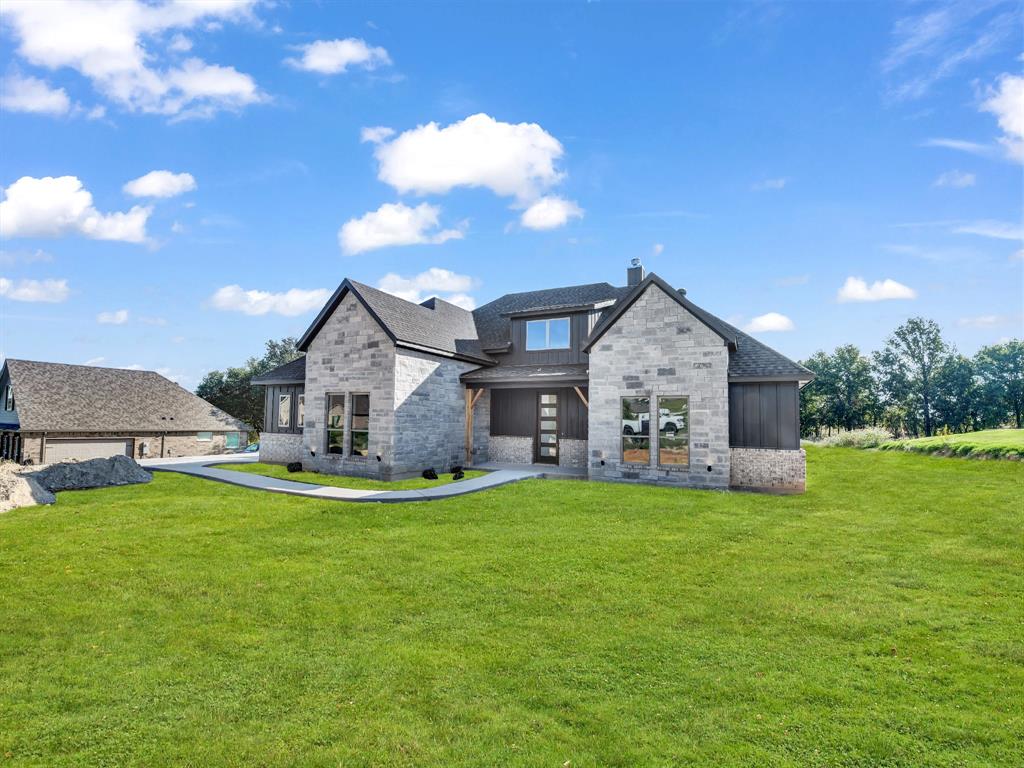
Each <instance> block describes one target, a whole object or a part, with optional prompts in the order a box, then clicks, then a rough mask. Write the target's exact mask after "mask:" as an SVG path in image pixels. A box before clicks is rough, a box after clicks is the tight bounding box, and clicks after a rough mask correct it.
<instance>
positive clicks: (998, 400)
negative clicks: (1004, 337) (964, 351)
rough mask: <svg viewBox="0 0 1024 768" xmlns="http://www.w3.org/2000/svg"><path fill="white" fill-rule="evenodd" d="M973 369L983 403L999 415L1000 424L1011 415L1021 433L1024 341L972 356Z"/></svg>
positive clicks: (1009, 342)
mask: <svg viewBox="0 0 1024 768" xmlns="http://www.w3.org/2000/svg"><path fill="white" fill-rule="evenodd" d="M974 365H975V369H976V370H977V373H978V376H979V377H980V378H981V382H982V389H983V392H984V397H985V399H986V401H987V402H988V403H990V404H991V405H992V406H993V407H994V408H995V409H996V411H997V412H1001V413H1002V419H1000V423H1002V421H1003V420H1005V419H1006V417H1007V416H1010V415H1012V416H1013V423H1014V425H1015V426H1016V427H1017V429H1020V428H1021V426H1022V425H1021V419H1022V418H1024V341H1021V340H1020V339H1014V340H1012V341H1008V342H1006V343H1005V344H993V345H992V346H989V347H982V348H981V349H980V350H978V354H976V355H975V356H974ZM996 426H998V425H996Z"/></svg>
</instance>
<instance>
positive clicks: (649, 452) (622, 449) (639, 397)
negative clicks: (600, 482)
mask: <svg viewBox="0 0 1024 768" xmlns="http://www.w3.org/2000/svg"><path fill="white" fill-rule="evenodd" d="M625 400H646V401H647V434H646V435H644V433H643V431H642V427H641V431H640V432H639V433H634V434H632V435H627V434H625V433H624V432H623V431H622V421H623V419H622V403H623V401H625ZM652 401H655V402H656V401H657V398H655V397H654V396H652V395H650V394H646V393H637V394H634V395H620V396H619V458H620V460H621V462H622V463H623V464H625V465H626V466H630V467H649V466H651V459H652V458H653V456H654V454H653V453H652V446H651V427H650V423H651V422H650V415H651V410H650V409H651V402H652ZM638 421H639V419H638ZM627 437H629V438H638V437H639V438H642V439H645V440H647V461H628V460H627V459H626V448H625V439H626V438H627Z"/></svg>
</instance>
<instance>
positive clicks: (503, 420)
mask: <svg viewBox="0 0 1024 768" xmlns="http://www.w3.org/2000/svg"><path fill="white" fill-rule="evenodd" d="M581 389H582V390H583V394H586V393H587V390H586V387H581ZM490 392H491V434H492V435H495V436H504V437H533V436H534V434H535V433H536V431H537V395H538V394H539V393H541V392H554V393H555V394H557V395H558V436H559V438H561V439H565V440H586V439H587V408H586V406H585V405H583V401H582V400H580V398H579V395H577V394H576V391H575V390H574V389H573V388H572V387H561V388H557V389H492V390H491V391H490Z"/></svg>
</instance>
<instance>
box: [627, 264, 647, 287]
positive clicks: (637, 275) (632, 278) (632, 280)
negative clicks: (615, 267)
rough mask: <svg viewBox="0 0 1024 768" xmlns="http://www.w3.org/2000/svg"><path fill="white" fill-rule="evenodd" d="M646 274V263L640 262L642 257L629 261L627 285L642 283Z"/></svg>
mask: <svg viewBox="0 0 1024 768" xmlns="http://www.w3.org/2000/svg"><path fill="white" fill-rule="evenodd" d="M644 274H645V273H644V265H643V264H641V263H640V259H633V260H632V261H631V262H629V269H627V270H626V285H629V286H634V285H640V283H641V282H643V279H644Z"/></svg>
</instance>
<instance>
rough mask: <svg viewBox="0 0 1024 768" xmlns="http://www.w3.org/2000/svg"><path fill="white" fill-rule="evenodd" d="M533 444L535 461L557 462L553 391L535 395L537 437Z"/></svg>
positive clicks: (554, 395) (556, 419)
mask: <svg viewBox="0 0 1024 768" xmlns="http://www.w3.org/2000/svg"><path fill="white" fill-rule="evenodd" d="M534 445H535V446H536V447H535V449H534V453H535V455H534V460H535V461H537V462H539V463H541V464H557V463H558V395H557V394H555V393H554V392H541V393H539V394H538V395H537V439H536V440H535V441H534Z"/></svg>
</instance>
